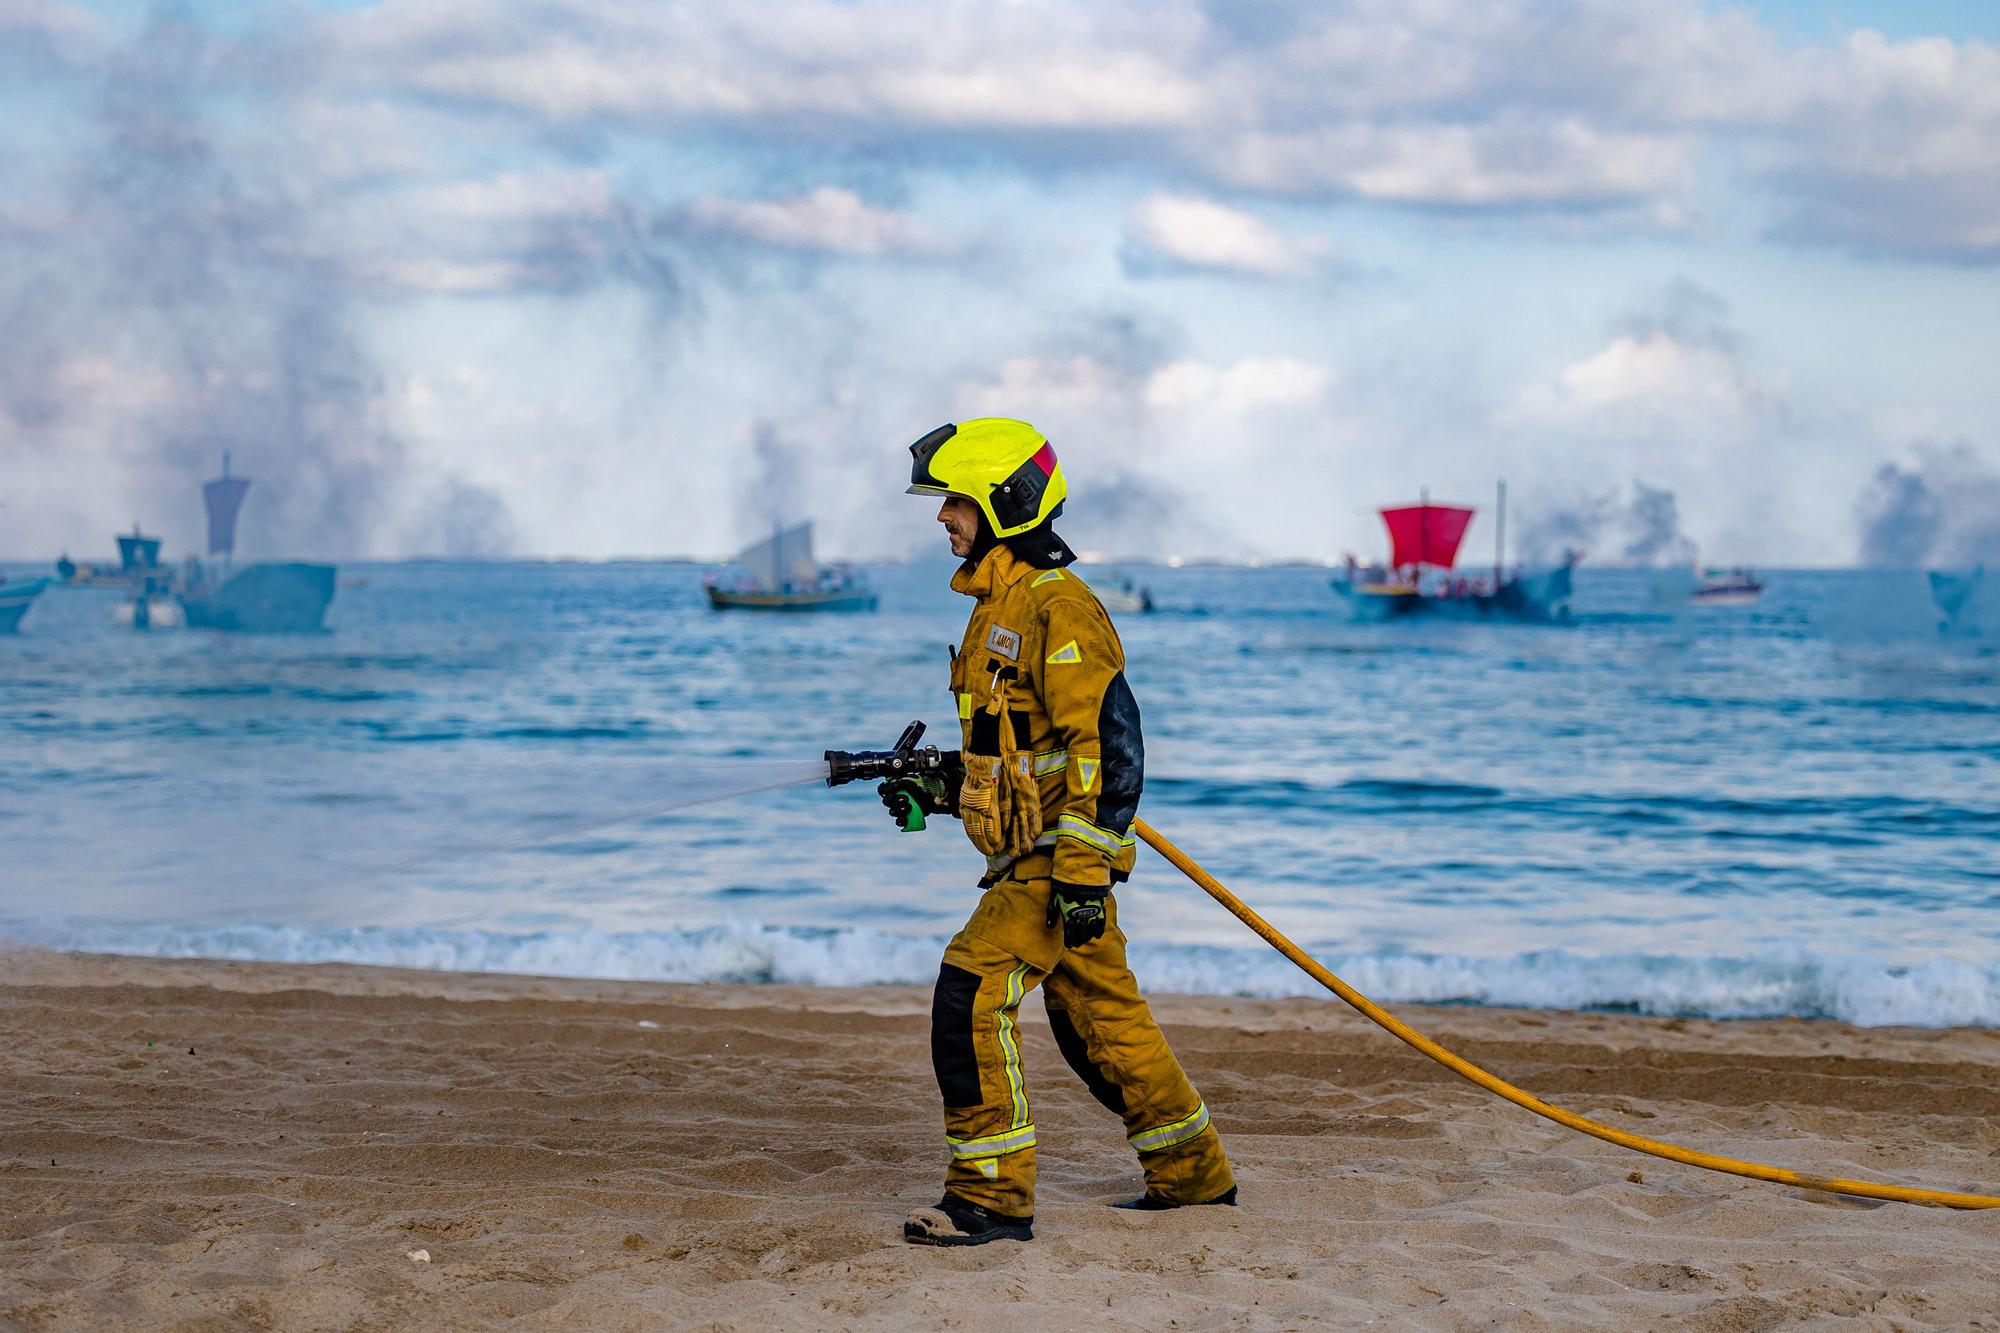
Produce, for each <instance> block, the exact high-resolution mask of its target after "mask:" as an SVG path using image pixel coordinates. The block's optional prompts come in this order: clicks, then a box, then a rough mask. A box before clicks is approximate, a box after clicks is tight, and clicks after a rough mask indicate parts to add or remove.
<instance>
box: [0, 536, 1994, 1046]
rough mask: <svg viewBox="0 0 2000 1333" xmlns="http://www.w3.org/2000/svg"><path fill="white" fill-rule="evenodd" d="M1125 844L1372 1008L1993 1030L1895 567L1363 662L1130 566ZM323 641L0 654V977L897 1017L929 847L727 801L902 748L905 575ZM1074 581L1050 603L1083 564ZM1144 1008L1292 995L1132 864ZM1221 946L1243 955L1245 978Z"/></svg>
mask: <svg viewBox="0 0 2000 1333" xmlns="http://www.w3.org/2000/svg"><path fill="white" fill-rule="evenodd" d="M1135 572H1137V573H1138V574H1139V576H1140V578H1141V580H1142V581H1143V582H1145V583H1147V584H1148V585H1150V586H1151V587H1152V589H1153V591H1154V594H1155V596H1156V598H1157V599H1158V601H1159V602H1160V604H1161V607H1162V610H1161V611H1160V613H1158V614H1155V615H1152V616H1146V617H1136V616H1134V617H1125V618H1123V619H1122V620H1121V624H1120V628H1121V631H1122V633H1123V635H1124V637H1125V641H1126V646H1127V650H1128V654H1129V656H1130V658H1131V667H1130V672H1129V674H1130V676H1131V678H1132V681H1133V685H1134V688H1135V690H1136V691H1137V693H1138V696H1139V700H1140V703H1141V706H1142V709H1143V710H1144V713H1145V720H1146V736H1147V745H1148V773H1149V777H1148V783H1147V798H1146V803H1145V807H1144V812H1145V813H1146V815H1147V816H1148V817H1149V818H1150V819H1151V820H1152V821H1153V822H1154V823H1155V824H1156V825H1158V826H1159V827H1160V828H1161V829H1162V830H1163V831H1165V832H1166V833H1167V834H1168V835H1169V836H1171V837H1173V838H1175V839H1176V841H1178V842H1180V843H1181V845H1182V846H1184V847H1185V848H1186V849H1187V850H1189V851H1190V852H1191V853H1193V854H1194V855H1195V856H1197V857H1198V858H1199V859H1201V860H1202V861H1203V862H1204V864H1206V865H1207V866H1208V867H1209V868H1210V869H1211V870H1213V871H1214V872H1215V873H1216V874H1217V875H1219V876H1220V877H1221V878H1222V879H1223V880H1224V881H1225V882H1227V883H1229V884H1230V885H1231V886H1232V887H1233V888H1235V889H1236V890H1237V891H1239V892H1240V893H1242V894H1243V895H1244V896H1245V897H1246V898H1248V899H1249V900H1251V901H1252V902H1253V903H1255V904H1257V905H1259V906H1260V907H1261V908H1263V909H1264V910H1265V911H1266V912H1267V914H1268V915H1270V916H1271V917H1272V918H1273V919H1274V920H1275V921H1277V922H1278V923H1279V924H1280V925H1281V926H1282V927H1283V928H1285V929H1286V930H1288V931H1289V932H1291V933H1292V934H1294V935H1295V936H1297V937H1299V938H1301V939H1303V940H1306V941H1310V942H1311V943H1312V944H1313V945H1314V946H1315V947H1317V948H1319V949H1320V950H1322V951H1323V952H1324V953H1325V954H1326V955H1328V956H1329V958H1330V960H1339V965H1341V966H1344V967H1345V968H1346V969H1347V970H1349V971H1350V972H1352V973H1353V979H1354V980H1356V981H1357V983H1358V984H1364V988H1366V987H1367V984H1373V985H1374V986H1376V987H1378V988H1379V989H1380V990H1381V991H1382V993H1383V996H1384V997H1385V998H1400V999H1458V1000H1465V1001H1471V1002H1488V1003H1520V1004H1549V1005H1569V1006H1624V1007H1633V1008H1639V1009H1645V1010H1650V1011H1661V1012H1666V1011H1672V1012H1698V1013H1712V1014H1739V1013H1741V1014H1749V1013H1787V1012H1790V1013H1831V1014H1839V1015H1842V1016H1846V1017H1852V1018H1857V1019H1860V1020H1861V1021H1870V1022H1887V1021H1908V1022H1947V1021H1952V1022H1980V1023H1988V1024H2000V966H1996V962H1995V960H1996V957H2000V951H1996V947H1995V946H1996V940H2000V911H1996V908H2000V856H1996V854H1995V853H1996V847H2000V648H1996V645H1995V643H1994V642H1993V641H1992V640H1990V639H1989V640H1981V639H1978V638H1975V637H1943V636H1940V635H1939V634H1937V632H1936V630H1935V628H1934V625H1933V619H1932V613H1931V608H1930V603H1929V599H1928V596H1927V593H1926V590H1925V588H1924V585H1923V582H1922V579H1921V577H1920V576H1917V575H1897V574H1866V573H1863V574H1855V573H1846V574H1842V573H1812V574H1780V575H1778V576H1776V577H1774V578H1773V580H1772V586H1771V589H1770V591H1769V592H1768V593H1767V594H1766V596H1765V599H1764V601H1763V603H1762V604H1761V605H1759V606H1758V607H1756V608H1754V609H1752V610H1749V611H1706V612H1700V613H1691V614H1683V615H1680V616H1678V617H1665V616H1660V615H1656V614H1654V613H1653V612H1652V609H1651V606H1650V599H1649V584H1648V581H1647V579H1646V577H1645V576H1643V575H1639V574H1630V573H1623V572H1604V571H1590V570H1588V569H1586V571H1585V572H1584V573H1583V574H1582V575H1581V576H1580V579H1579V584H1578V598H1577V611H1578V614H1579V621H1580V623H1578V624H1576V625H1574V626H1572V627H1569V628H1566V629H1533V628H1519V627H1509V626H1484V625H1392V626H1357V625H1351V624H1347V623H1345V622H1344V621H1342V620H1341V619H1340V618H1339V613H1338V608H1337V606H1336V604H1335V601H1334V598H1333V595H1332V593H1331V592H1330V591H1329V590H1328V588H1327V586H1326V574H1325V572H1324V571H1319V570H1312V569H1272V570H1224V569H1192V570H1142V571H1135ZM346 573H347V574H348V575H349V576H354V575H360V576H362V577H363V578H365V579H366V586H363V587H344V588H343V589H342V590H341V592H340V594H339V597H338V599H337V600H336V602H335V605H334V612H333V615H332V616H331V618H330V622H331V624H332V625H333V630H332V632H330V633H328V634H325V635H319V636H311V637H303V638H250V637H237V638H231V637H225V636H215V635H207V634H191V633H165V634H158V635H154V636H151V637H147V636H135V635H133V634H131V633H130V632H124V631H116V630H114V629H113V628H112V627H111V625H110V622H109V614H110V609H109V608H110V604H111V600H110V598H109V597H108V596H107V595H105V594H101V593H90V592H71V591H67V590H56V591H53V592H51V593H49V594H47V595H46V596H45V597H44V598H43V600H42V603H41V604H40V605H38V606H37V608H36V610H35V612H34V614H33V615H32V616H31V617H30V619H29V621H28V622H27V625H26V626H25V628H24V632H23V633H22V634H21V635H20V636H18V637H16V638H13V639H11V640H0V747H4V758H5V763H4V765H0V838H4V847H5V849H6V850H5V856H6V859H7V862H8V864H7V865H6V867H5V869H4V872H3V873H0V878H4V881H5V884H6V889H5V891H4V899H0V918H4V919H5V920H6V921H8V922H10V923H11V925H10V926H9V927H8V930H9V933H11V934H12V935H14V936H15V937H17V938H22V939H27V940H31V941H39V942H45V943H58V944H75V945H82V946H88V947H106V948H120V949H130V950H134V951H143V952H196V953H214V954H226V955H236V956H245V957H296V958H336V957H338V958H352V959H358V960H363V961H370V960H372V961H387V962H404V963H413V964H417V965H431V966H454V967H495V968H505V969H509V970H531V971H551V972H560V973H571V974H582V975H628V976H675V977H690V978H691V977H716V978H731V979H751V980H757V979H774V978H775V979H790V980H803V981H810V982H819V983H841V982H865V981H925V980H928V978H929V976H930V975H932V974H933V973H934V970H935V958H936V950H937V941H938V939H939V938H940V937H942V936H943V935H945V934H948V933H949V932H950V931H951V930H952V929H953V928H955V926H956V925H957V924H958V922H959V921H960V920H961V919H962V918H963V916H964V914H965V913H966V911H967V910H968V908H969V907H970V905H971V902H972V900H973V897H974V891H973V889H972V885H971V882H972V880H973V879H974V877H975V876H976V873H977V866H976V858H975V857H974V856H973V854H972V852H971V849H970V848H969V847H968V846H967V845H966V844H965V843H964V841H963V839H962V838H960V837H959V836H957V833H956V830H955V828H952V827H934V829H933V830H932V831H931V832H930V833H928V834H925V835H921V836H913V835H899V834H897V833H896V832H895V831H894V830H893V828H892V827H891V825H890V824H889V822H888V820H887V818H886V816H885V815H884V814H883V812H882V811H881V809H880V807H879V806H878V805H877V804H876V803H875V800H874V797H873V794H872V792H870V791H868V790H866V789H864V788H859V787H856V788H849V789H845V790H842V791H827V790H825V789H823V788H816V787H812V786H799V787H791V788H786V789H779V790H774V791H765V792H761V793H758V794H754V795H750V796H745V797H742V798H739V799H734V800H714V801H710V802H708V803H704V804H688V803H687V802H689V801H690V800H692V799H693V798H695V797H714V796H718V795H720V794H723V793H725V792H727V791H729V790H732V789H736V788H748V787H754V786H767V785H769V783H770V782H773V781H781V780H783V775H784V774H786V773H790V774H791V775H792V776H794V777H796V776H797V774H798V773H799V772H800V771H801V769H800V768H799V765H801V764H803V763H809V762H810V761H811V760H812V759H813V758H815V757H816V756H817V755H818V753H819V752H820V751H821V750H824V749H827V748H843V749H848V748H864V747H866V748H872V747H879V746H883V745H887V744H888V743H890V741H891V740H893V738H894V737H895V735H896V733H897V731H898V730H899V729H900V727H901V725H902V723H903V722H905V721H907V720H908V719H909V718H910V717H912V716H918V715H921V716H923V717H924V718H925V719H926V720H927V721H929V722H930V724H931V729H932V738H933V739H939V740H941V741H942V742H943V743H946V744H950V743H952V741H951V740H950V739H949V738H951V737H953V736H955V721H954V717H953V710H952V708H951V703H950V698H949V695H948V694H947V693H946V691H945V675H944V667H945V649H944V645H945V643H946V642H947V641H948V640H953V639H955V638H956V635H957V632H958V630H959V628H960V627H961V625H962V623H963V615H964V603H963V601H962V599H960V598H958V597H956V596H955V595H954V594H952V593H951V592H949V591H948V590H947V589H945V588H944V587H943V583H944V580H945V578H946V577H947V575H948V573H949V567H948V566H947V565H944V564H928V565H921V566H913V567H901V568H886V569H881V570H877V571H875V578H876V581H877V583H878V586H879V587H880V588H881V590H882V594H883V598H882V603H883V609H882V611H881V612H880V613H879V614H876V615H872V616H871V615H862V616H832V617H796V618H788V617H758V616H754V615H741V614H725V615H717V614H715V613H713V612H711V611H709V610H708V609H707V607H706V606H705V605H704V604H703V603H702V601H701V596H700V586H699V579H700V573H701V571H700V570H698V569H695V568H691V567H687V566H676V565H656V564H633V565H453V564H408V565H392V566H374V567H356V568H350V569H349V570H347V571H346ZM1085 573H1086V575H1088V573H1089V571H1085ZM1120 901H1121V904H1122V911H1123V914H1124V918H1125V921H1126V925H1127V927H1128V930H1130V931H1131V932H1132V933H1133V934H1134V935H1135V936H1136V937H1137V938H1138V939H1139V941H1140V942H1141V957H1142V958H1143V959H1145V965H1146V976H1147V979H1148V981H1149V983H1150V984H1152V985H1155V986H1158V987H1163V988H1164V987H1174V988H1180V989H1200V990H1209V991H1224V992H1228V991H1244V992H1250V993H1288V992H1294V991H1300V990H1303V989H1304V988H1305V986H1306V985H1309V983H1303V981H1302V979H1296V978H1295V977H1294V976H1293V974H1291V973H1288V972H1287V971H1286V970H1285V965H1284V964H1283V963H1282V962H1281V961H1280V960H1277V959H1276V958H1275V957H1274V956H1270V955H1268V954H1265V953H1261V952H1259V951H1258V948H1257V947H1256V946H1255V945H1254V942H1252V941H1249V940H1248V937H1247V936H1245V935H1244V934H1243V933H1242V931H1241V928H1240V927H1238V926H1237V925H1236V924H1235V923H1234V922H1233V921H1231V920H1230V919H1229V918H1227V917H1226V916H1224V915H1222V914H1221V913H1220V912H1219V911H1218V910H1217V909H1216V908H1215V907H1214V906H1213V905H1212V904H1210V903H1209V902H1208V900H1207V899H1206V898H1205V897H1204V896H1202V895H1201V894H1200V893H1199V891H1197V890H1195V889H1194V888H1193V887H1192V886H1190V885H1188V884H1186V883H1185V882H1183V881H1181V880H1179V879H1178V877H1177V876H1175V875H1174V874H1173V872H1172V871H1171V870H1170V869H1169V868H1168V867H1166V866H1165V865H1164V864H1162V863H1160V862H1158V861H1157V860H1155V859H1153V858H1151V856H1150V855H1149V854H1142V860H1141V873H1140V875H1139V876H1138V878H1137V879H1136V880H1135V882H1134V883H1133V884H1132V885H1131V886H1129V887H1128V888H1127V889H1125V890H1123V891H1122V892H1121V894H1120ZM1246 944H1249V945H1250V946H1251V947H1248V948H1245V947H1242V946H1244V945H1246Z"/></svg>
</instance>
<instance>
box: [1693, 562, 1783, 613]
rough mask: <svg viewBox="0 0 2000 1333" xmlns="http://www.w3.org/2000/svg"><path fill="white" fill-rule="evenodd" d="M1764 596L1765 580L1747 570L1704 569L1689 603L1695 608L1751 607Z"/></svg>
mask: <svg viewBox="0 0 2000 1333" xmlns="http://www.w3.org/2000/svg"><path fill="white" fill-rule="evenodd" d="M1763 595H1764V582H1763V580H1762V579H1759V578H1758V577H1757V576H1756V575H1755V574H1753V573H1751V572H1750V571H1749V570H1747V569H1729V570H1722V569H1704V570H1703V571H1701V574H1700V576H1699V577H1698V578H1697V580H1696V582H1695V586H1694V591H1693V592H1691V593H1689V594H1688V601H1689V602H1690V603H1692V604H1693V605H1695V606H1751V605H1754V604H1755V603H1756V601H1757V599H1758V598H1759V597H1762V596H1763Z"/></svg>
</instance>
